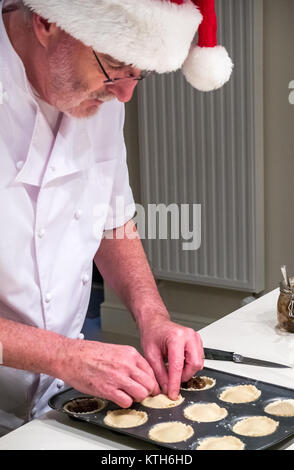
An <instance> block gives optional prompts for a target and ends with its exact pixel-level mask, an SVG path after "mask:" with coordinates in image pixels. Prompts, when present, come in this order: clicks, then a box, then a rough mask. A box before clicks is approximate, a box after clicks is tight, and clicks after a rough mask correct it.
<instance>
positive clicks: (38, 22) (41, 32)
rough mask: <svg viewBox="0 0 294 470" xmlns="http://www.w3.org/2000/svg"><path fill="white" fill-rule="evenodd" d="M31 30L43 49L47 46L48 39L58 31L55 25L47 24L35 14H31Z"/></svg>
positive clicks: (47, 22)
mask: <svg viewBox="0 0 294 470" xmlns="http://www.w3.org/2000/svg"><path fill="white" fill-rule="evenodd" d="M33 28H34V31H35V34H36V36H37V38H38V40H39V42H40V44H41V45H42V46H43V47H45V48H46V47H47V46H48V42H49V39H50V38H52V36H53V35H55V34H57V32H58V30H59V28H58V27H57V26H56V24H55V23H49V21H47V20H46V19H45V18H43V17H42V16H40V15H38V14H37V13H34V14H33Z"/></svg>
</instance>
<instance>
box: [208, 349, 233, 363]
mask: <svg viewBox="0 0 294 470" xmlns="http://www.w3.org/2000/svg"><path fill="white" fill-rule="evenodd" d="M203 349H204V355H205V359H214V360H218V361H233V354H234V353H233V352H229V351H221V350H220V349H212V348H203Z"/></svg>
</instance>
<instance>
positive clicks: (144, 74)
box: [93, 50, 153, 84]
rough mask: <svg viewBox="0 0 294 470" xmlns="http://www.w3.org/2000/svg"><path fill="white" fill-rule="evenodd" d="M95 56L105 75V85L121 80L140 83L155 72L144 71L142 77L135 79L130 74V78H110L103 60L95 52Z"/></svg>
mask: <svg viewBox="0 0 294 470" xmlns="http://www.w3.org/2000/svg"><path fill="white" fill-rule="evenodd" d="M93 54H94V57H95V59H96V60H97V62H98V64H99V66H100V68H101V70H102V72H103V73H104V75H105V77H106V80H104V83H112V84H114V83H116V82H117V81H119V80H134V81H135V82H140V81H141V80H144V78H146V77H149V76H150V75H151V74H152V73H153V72H149V71H142V72H141V73H140V76H139V77H135V76H134V74H132V73H131V74H130V75H129V76H128V77H123V78H110V76H109V75H108V73H107V72H106V70H105V68H104V67H103V65H102V63H101V60H100V59H99V57H98V55H97V53H96V52H95V51H94V50H93Z"/></svg>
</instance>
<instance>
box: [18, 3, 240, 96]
mask: <svg viewBox="0 0 294 470" xmlns="http://www.w3.org/2000/svg"><path fill="white" fill-rule="evenodd" d="M23 1H24V4H25V5H27V6H28V7H29V8H31V10H33V11H34V12H36V13H38V14H39V15H41V16H42V17H44V18H45V19H47V20H48V21H49V22H51V23H56V25H57V26H59V27H60V28H62V29H63V30H64V31H66V32H67V33H68V34H70V35H71V36H73V37H74V38H76V39H78V40H80V41H81V42H83V43H84V44H85V45H87V46H90V47H92V48H93V49H94V50H95V51H97V52H101V53H105V54H108V55H110V56H112V57H114V58H115V59H117V60H119V61H121V62H125V63H126V64H133V65H134V66H135V67H137V68H139V69H141V70H152V71H155V72H157V73H166V72H172V71H175V70H178V69H180V68H183V73H184V75H185V77H186V79H187V80H188V82H189V83H190V84H191V85H192V86H193V87H195V88H198V89H199V90H201V91H210V90H213V89H216V88H219V87H221V86H222V85H223V84H224V83H226V82H227V81H228V80H229V78H230V75H231V73H232V68H233V64H232V61H231V59H230V58H229V56H228V53H227V52H226V50H225V48H224V47H222V46H217V38H216V34H217V20H216V14H215V5H214V0H23ZM198 28H199V29H198ZM197 30H198V32H199V35H198V45H195V44H193V40H194V37H195V34H196V32H197Z"/></svg>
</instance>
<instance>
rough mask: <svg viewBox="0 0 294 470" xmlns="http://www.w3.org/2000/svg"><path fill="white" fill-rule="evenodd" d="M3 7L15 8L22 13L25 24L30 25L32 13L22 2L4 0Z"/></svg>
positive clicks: (19, 0)
mask: <svg viewBox="0 0 294 470" xmlns="http://www.w3.org/2000/svg"><path fill="white" fill-rule="evenodd" d="M4 6H5V7H9V8H13V7H14V8H15V9H17V10H20V11H21V12H22V13H23V17H24V21H25V23H26V24H28V25H29V24H31V20H32V16H33V11H32V10H31V9H30V8H29V7H28V6H27V5H25V4H24V2H23V0H6V2H5V5H4Z"/></svg>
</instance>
